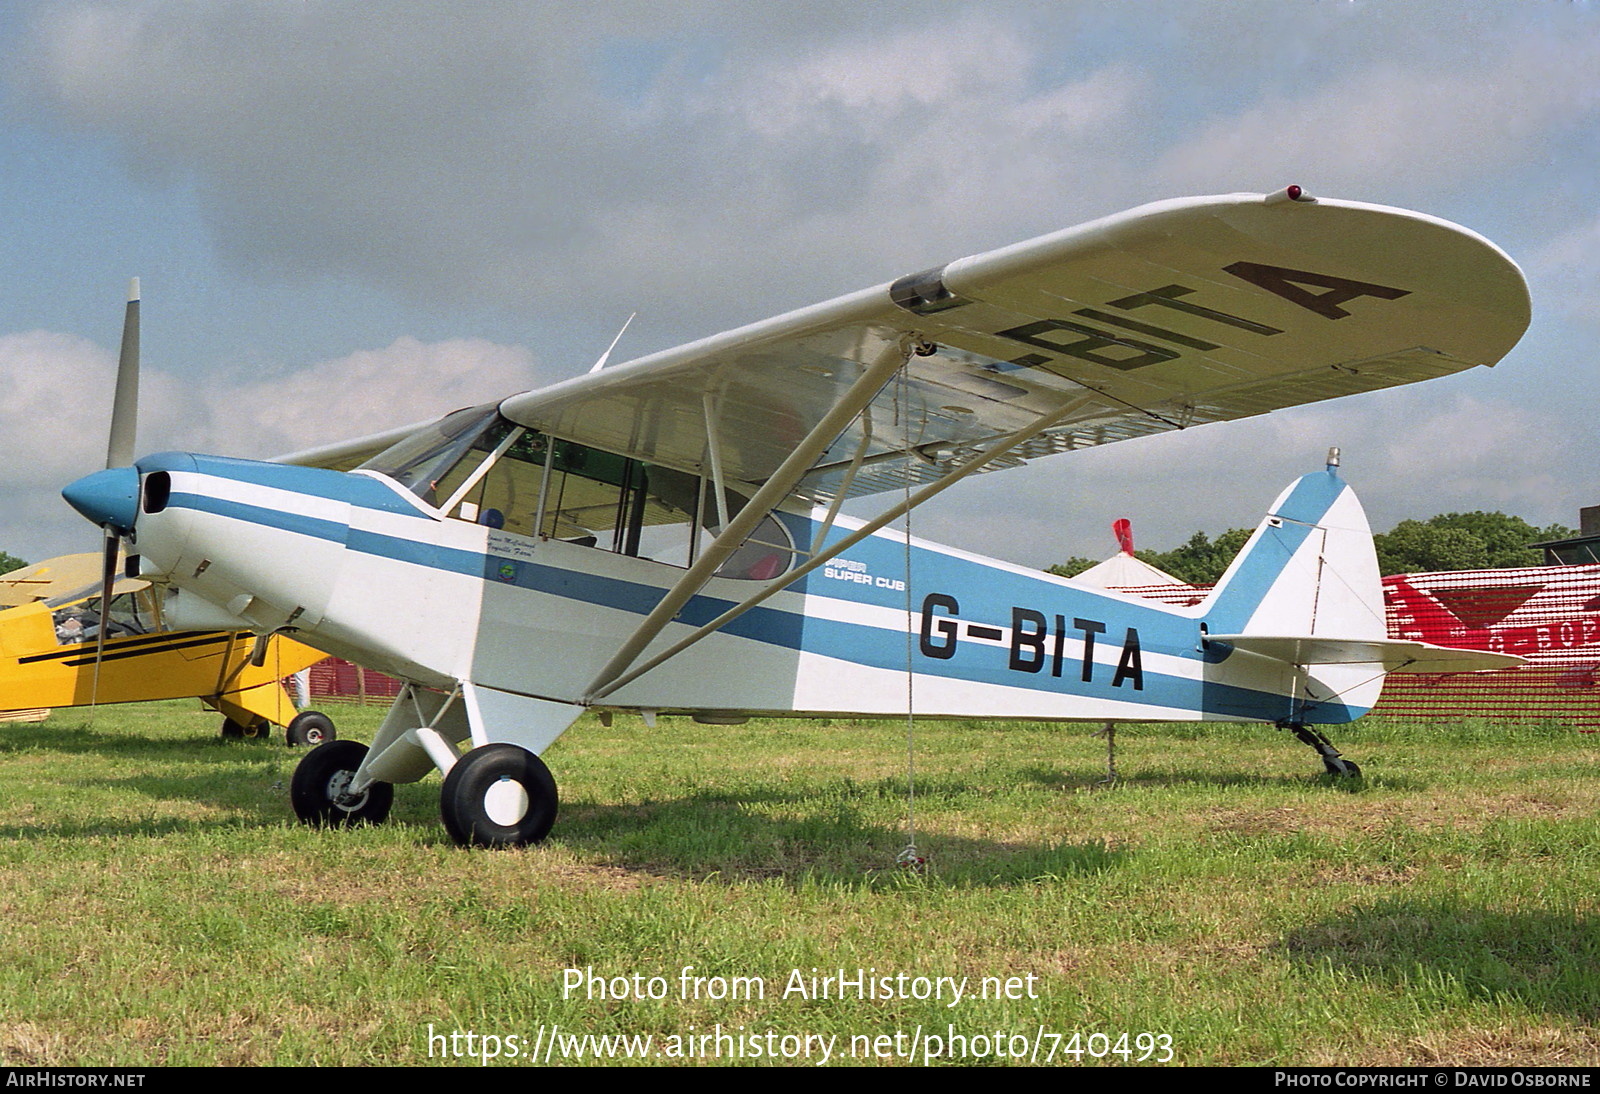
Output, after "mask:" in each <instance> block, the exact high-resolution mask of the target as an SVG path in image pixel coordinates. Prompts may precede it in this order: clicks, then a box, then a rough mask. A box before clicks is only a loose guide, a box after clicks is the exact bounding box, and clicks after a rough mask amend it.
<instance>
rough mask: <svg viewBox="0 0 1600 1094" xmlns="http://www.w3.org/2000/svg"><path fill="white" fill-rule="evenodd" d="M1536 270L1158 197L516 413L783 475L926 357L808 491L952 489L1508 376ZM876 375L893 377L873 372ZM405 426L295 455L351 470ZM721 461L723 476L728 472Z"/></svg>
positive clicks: (703, 468)
mask: <svg viewBox="0 0 1600 1094" xmlns="http://www.w3.org/2000/svg"><path fill="white" fill-rule="evenodd" d="M1528 318H1529V304H1528V294H1527V287H1526V285H1525V283H1524V281H1523V278H1522V275H1521V272H1520V271H1519V270H1518V269H1517V267H1516V265H1515V264H1514V263H1513V262H1512V261H1511V260H1510V259H1509V258H1507V257H1506V256H1505V255H1504V254H1503V253H1502V252H1501V251H1499V250H1498V249H1497V248H1496V247H1494V245H1493V244H1491V243H1489V242H1488V241H1486V240H1484V239H1482V238H1481V237H1479V236H1477V235H1475V234H1473V233H1472V232H1470V231H1467V230H1466V229H1463V228H1460V227H1458V226H1456V225H1453V224H1449V223H1447V222H1445V221H1441V220H1436V219H1434V218H1431V217H1427V216H1423V215H1422V214H1418V213H1411V212H1406V211H1404V210H1398V209H1389V208H1384V207H1380V206H1372V205H1361V204H1356V203H1350V202H1337V201H1326V200H1324V201H1314V200H1309V199H1304V198H1302V199H1301V200H1290V199H1289V198H1288V197H1287V195H1286V194H1283V193H1279V194H1274V195H1261V194H1233V195H1227V196H1223V197H1210V198H1186V199H1179V200H1175V201H1168V202H1161V203H1157V204H1154V205H1148V206H1144V207H1142V208H1139V209H1135V210H1132V211H1131V212H1127V213H1122V214H1119V215H1117V216H1113V217H1108V218H1105V219H1103V220H1100V221H1095V222H1093V223H1090V224H1086V225H1082V226H1079V227H1077V228H1072V229H1068V230H1066V231H1063V232H1058V233H1056V234H1054V235H1049V236H1044V237H1041V238H1038V239H1034V240H1030V241H1028V242H1026V243H1021V244H1017V245H1015V246H1012V247H1007V248H1003V249H1001V250H997V251H991V252H988V253H986V254H981V255H976V256H973V257H969V258H964V259H959V260H957V261H955V262H951V263H948V264H946V265H944V266H941V267H937V268H934V269H930V270H925V271H922V272H921V273H916V274H911V275H907V276H906V277H902V278H899V279H898V280H896V281H893V282H889V283H886V284H883V285H879V286H876V287H874V288H871V289H866V290H862V291H861V292H857V293H854V294H851V295H849V296H844V297H840V298H837V299H835V300H832V301H828V302H826V303H823V304H818V305H815V306H813V307H810V308H805V309H801V310H799V311H796V312H791V313H789V314H787V315H782V316H778V317H776V318H773V319H769V320H765V321H763V322H760V323H756V324H752V325H750V326H747V327H742V328H739V329H737V330H733V331H729V332H726V333H724V334H720V335H716V336H714V337H712V338H707V339H704V340H702V341H699V342H695V343H691V344H689V345H685V346H681V347H678V348H676V349H672V350H667V351H665V352H662V353H657V354H652V355H650V356H648V357H644V358H640V359H638V360H635V361H631V362H628V363H626V364H620V365H616V366H613V367H610V368H607V369H603V370H601V371H599V372H591V373H588V374H585V375H583V376H580V377H577V378H575V379H573V380H569V381H566V382H564V383H561V384H557V385H555V386H553V387H549V388H545V389H543V390H540V391H532V392H527V393H524V394H521V395H516V396H513V397H511V398H509V399H507V400H505V401H504V402H503V403H502V404H501V410H502V412H503V413H504V414H505V415H506V416H507V417H509V418H511V419H512V420H513V421H516V422H518V423H520V424H523V425H526V426H530V427H534V428H537V429H539V430H542V431H544V432H546V433H548V434H551V435H553V436H556V437H559V438H562V439H565V440H570V441H576V442H578V443H580V444H584V445H588V446H590V447H593V448H599V449H602V450H605V451H608V452H614V453H618V454H621V455H625V456H629V457H632V458H635V459H639V460H643V461H645V462H647V463H650V464H655V465H659V466H664V467H670V468H676V469H679V470H683V471H692V472H710V473H720V474H721V475H722V476H723V477H724V478H725V479H726V480H727V481H729V482H741V483H746V484H751V485H759V484H762V483H764V482H766V481H767V480H768V479H769V478H770V477H771V476H772V475H773V473H774V472H775V471H776V469H777V468H779V467H780V466H781V465H782V464H783V463H784V461H785V459H787V458H788V457H789V456H790V454H791V453H793V452H794V451H795V449H796V448H797V446H799V445H800V444H801V443H802V442H804V441H807V439H808V438H811V435H812V431H813V430H814V429H815V428H816V427H817V425H818V424H819V423H821V422H824V421H826V420H828V417H829V415H830V413H831V412H832V411H833V410H834V409H835V408H836V407H838V406H839V405H840V404H841V403H842V402H843V401H845V400H847V399H855V398H857V397H858V395H859V392H858V391H856V390H854V389H855V385H856V384H857V383H858V381H860V380H861V378H862V377H863V376H864V375H874V376H877V375H881V374H882V373H881V370H876V371H875V369H874V366H875V364H877V363H879V362H881V361H882V360H883V359H884V356H885V355H886V354H893V353H896V352H897V348H899V347H903V346H906V345H915V346H916V347H917V350H918V352H915V353H911V354H910V355H909V356H908V357H907V358H906V363H905V367H904V368H903V369H901V370H900V371H899V372H898V373H897V374H895V375H894V376H893V377H892V378H891V379H889V380H888V382H887V383H884V384H883V385H882V387H881V388H880V389H879V390H877V391H876V393H875V395H874V396H873V397H872V398H871V400H870V401H869V402H868V403H867V405H866V406H865V409H864V410H862V411H861V412H860V413H859V414H857V415H854V416H853V417H852V419H851V420H850V421H849V423H848V424H847V425H846V426H844V427H843V428H842V430H841V431H840V432H838V434H837V435H836V436H834V437H832V438H830V443H829V445H828V447H827V448H826V450H825V451H824V452H823V453H822V455H821V456H820V457H819V458H818V459H816V460H815V461H814V463H812V464H811V465H810V467H809V470H808V471H807V472H806V474H805V475H804V476H803V477H802V478H801V479H800V480H799V482H798V484H797V486H796V487H795V488H794V490H793V491H792V494H793V495H795V496H798V497H799V498H801V499H804V500H809V501H826V500H830V499H833V498H836V497H838V496H840V495H844V496H858V495H863V494H871V493H875V492H879V491H884V490H889V489H893V488H898V487H902V486H904V485H906V484H907V483H908V482H909V483H910V484H921V483H926V482H931V481H934V480H936V479H938V478H940V477H941V476H943V475H945V474H946V473H947V472H948V471H950V470H951V469H952V468H954V467H956V466H958V465H960V464H961V463H963V462H964V461H966V460H968V459H969V458H971V457H973V456H974V455H976V454H978V453H980V452H982V451H983V450H985V449H987V448H990V447H992V446H994V445H995V444H996V443H997V442H998V441H999V440H1000V439H1002V438H1006V437H1008V436H1010V435H1012V434H1014V433H1016V432H1017V431H1019V430H1023V429H1027V428H1028V427H1030V426H1033V425H1035V424H1036V423H1039V422H1040V421H1042V420H1044V419H1046V418H1049V417H1052V416H1057V417H1058V419H1059V420H1056V421H1053V422H1052V423H1051V425H1050V427H1049V428H1048V429H1045V430H1044V431H1043V432H1040V433H1038V434H1037V435H1036V436H1033V437H1031V438H1030V439H1029V440H1027V441H1026V442H1025V443H1022V444H1020V445H1017V446H1016V447H1015V448H1013V449H1012V450H1011V451H1009V452H1008V453H1007V454H1006V455H1005V456H1003V457H1001V458H998V459H995V460H993V461H992V463H990V464H989V465H988V466H987V467H986V468H984V469H985V470H994V469H997V468H1001V467H1010V466H1017V465H1018V464H1021V463H1023V462H1026V461H1028V460H1032V459H1037V458H1039V457H1042V456H1047V455H1051V454H1054V453H1057V452H1066V451H1071V450H1074V449H1078V448H1087V447H1092V446H1095V445H1100V444H1107V443H1110V442H1113V441H1119V440H1126V439H1129V438H1133V437H1140V436H1145V435H1148V434H1152V433H1160V432H1165V431H1168V430H1175V429H1186V428H1189V427H1191V426H1195V425H1200V424H1204V423H1206V422H1214V421H1226V420H1230V419H1236V418H1245V417H1250V416H1252V415H1256V414H1263V413H1266V412H1268V411H1271V410H1276V409H1280V408H1283V407H1291V406H1298V405H1301V404H1304V403H1312V402H1317V401H1320V400H1323V399H1331V398H1337V397H1339V396H1343V395H1352V394H1356V393H1359V392H1364V391H1373V390H1377V389H1380V388H1385V387H1393V386H1396V385H1399V384H1407V383H1412V382H1415V381H1418V380H1426V379H1431V378H1434V377H1438V376H1444V375H1447V374H1450V373H1453V372H1458V371H1461V370H1463V369H1466V368H1470V367H1472V366H1474V365H1492V364H1494V363H1495V362H1496V361H1498V360H1499V359H1500V358H1501V357H1503V356H1504V355H1505V354H1506V353H1507V352H1508V351H1509V350H1510V349H1511V347H1512V346H1513V345H1515V343H1516V341H1517V339H1518V338H1520V337H1521V335H1522V332H1523V331H1524V330H1525V329H1526V327H1527V323H1528ZM874 382H876V381H874ZM406 432H407V430H405V429H401V430H391V431H389V432H387V433H384V434H379V435H375V436H373V437H369V438H363V439H360V440H356V441H351V442H345V443H342V444H337V445H330V446H327V447H325V448H322V449H317V450H313V451H311V452H305V453H298V454H296V455H294V456H289V457H284V459H285V460H286V461H288V462H295V463H306V464H315V465H320V466H334V467H341V468H343V467H350V466H354V465H355V464H356V463H359V462H360V460H361V459H362V458H364V457H365V456H368V455H371V454H373V453H375V452H376V451H378V450H380V449H381V448H383V447H385V446H386V445H387V444H389V443H392V442H393V441H394V440H396V439H398V438H399V437H401V436H404V435H405V434H406ZM713 462H715V463H717V465H718V466H717V467H716V468H714V469H713V468H712V466H711V465H712V463H713Z"/></svg>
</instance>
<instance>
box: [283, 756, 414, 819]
mask: <svg viewBox="0 0 1600 1094" xmlns="http://www.w3.org/2000/svg"><path fill="white" fill-rule="evenodd" d="M366 755H367V746H366V745H364V744H362V743H361V742H359V741H329V742H327V743H326V744H321V745H318V746H317V747H316V748H313V749H312V750H311V751H310V752H308V753H306V758H305V759H303V760H301V761H300V764H299V766H298V767H296V768H295V769H294V778H293V779H292V780H290V783H289V800H290V802H292V803H293V805H294V813H295V816H297V817H299V818H300V819H301V820H303V821H305V822H306V823H307V824H311V825H316V826H317V827H319V828H320V827H326V828H348V827H351V826H353V825H357V824H382V823H383V822H384V821H385V820H386V819H387V818H388V816H389V807H390V806H392V805H393V804H394V785H393V784H392V783H373V784H372V785H371V786H369V787H367V788H366V789H365V790H363V791H362V792H361V793H360V794H358V795H356V796H354V797H351V796H349V795H348V794H346V793H344V787H346V786H348V785H349V784H350V779H351V776H353V775H354V774H355V773H356V768H358V767H360V766H361V761H362V760H363V759H365V758H366Z"/></svg>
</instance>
